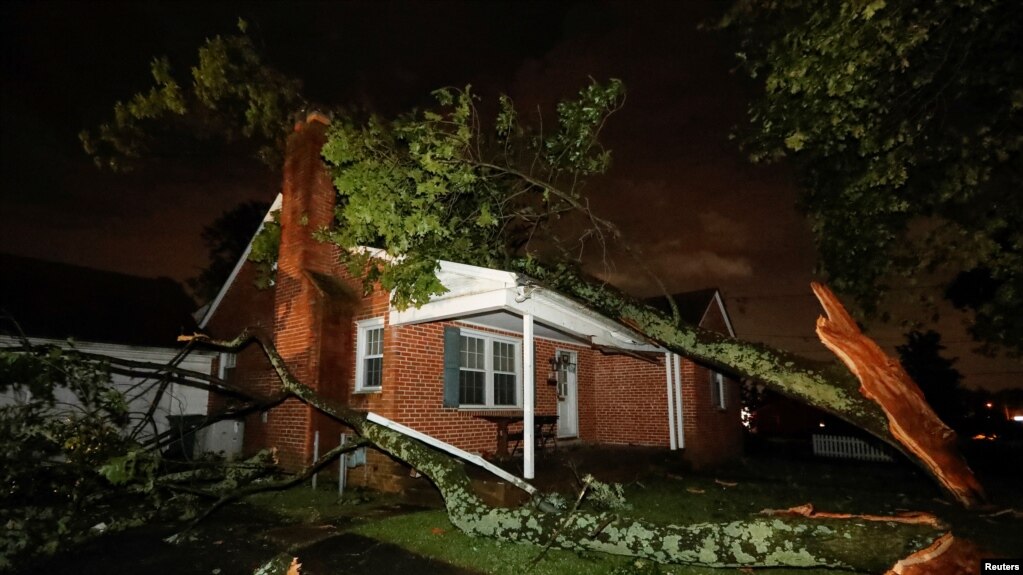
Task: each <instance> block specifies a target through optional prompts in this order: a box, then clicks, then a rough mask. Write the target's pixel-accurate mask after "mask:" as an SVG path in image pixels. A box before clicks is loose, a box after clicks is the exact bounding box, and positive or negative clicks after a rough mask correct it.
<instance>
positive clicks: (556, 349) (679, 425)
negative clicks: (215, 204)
mask: <svg viewBox="0 0 1023 575" xmlns="http://www.w3.org/2000/svg"><path fill="white" fill-rule="evenodd" d="M325 123H326V121H325V120H322V121H321V120H320V119H318V118H317V117H315V116H311V117H310V119H309V120H307V121H306V122H302V123H299V124H298V125H297V126H296V128H295V132H294V133H293V134H292V136H291V138H290V140H289V143H288V150H287V154H286V158H287V159H286V161H285V166H284V182H283V189H282V194H281V195H280V196H278V199H277V201H276V202H275V204H274V206H273V207H272V208H271V210H277V209H279V210H280V222H281V244H280V252H279V257H278V267H277V277H276V280H275V284H274V286H272V287H271V288H270V289H267V290H258V289H257V288H256V287H255V286H254V282H253V280H254V276H255V270H254V268H253V266H252V264H251V263H249V262H247V261H246V259H245V257H243V258H242V260H241V261H240V262H239V263H238V265H237V266H236V268H235V270H234V272H233V273H232V275H231V277H230V279H229V280H228V281H227V283H226V284H225V286H224V287H223V288H222V290H221V292H220V293H219V294H218V296H217V297H216V298H215V299H214V300H213V301H212V302H211V303H210V305H209V306H208V307H207V308H206V309H205V310H203V312H202V317H201V319H200V327H201V328H202V329H204V330H205V331H206V332H208V333H210V334H211V335H212V336H214V337H232V336H234V335H236V334H237V333H238V332H239V331H240V330H241V329H243V328H244V327H246V326H250V325H262V326H265V327H268V328H269V327H271V326H272V328H273V337H274V343H275V345H276V346H277V348H278V350H279V352H280V353H281V355H282V357H284V358H285V360H286V361H287V362H288V364H289V366H290V368H291V369H292V370H293V371H294V373H295V375H296V376H297V377H298V378H299V379H300V380H301V381H303V382H305V383H306V384H307V385H309V386H310V387H312V388H314V389H316V390H317V391H318V392H319V393H321V394H324V395H326V396H329V397H331V398H334V399H337V400H339V401H342V402H344V403H345V404H347V405H349V406H351V407H354V408H357V409H361V410H366V411H371V412H374V413H377V414H379V415H382V416H384V417H386V418H389V419H391V420H393V421H396V422H398V423H401V424H403V425H405V426H408V427H411V428H413V429H415V430H416V431H419V432H422V433H425V434H428V435H430V436H432V437H435V438H437V439H440V440H442V441H444V442H447V443H450V444H453V445H455V446H457V447H459V448H461V449H463V450H466V451H469V452H476V453H481V454H484V455H487V454H493V453H494V452H495V450H496V449H497V434H496V431H495V429H496V427H495V424H494V423H491V422H489V421H487V420H485V419H482V417H486V416H494V415H500V414H512V415H515V414H528V413H529V412H533V413H535V414H549V415H555V414H556V415H558V429H557V434H558V436H559V438H560V442H561V443H562V444H564V443H565V442H566V441H570V440H571V441H578V442H585V443H596V444H616V445H636V446H649V447H662V448H664V449H666V450H667V449H672V450H679V451H680V452H681V456H682V457H684V458H685V459H687V460H689V461H690V462H691V463H692V464H693V465H695V466H709V465H713V464H716V463H719V462H721V461H723V460H726V459H729V458H732V457H735V456H736V455H738V454H739V453H740V452H741V443H742V435H741V427H740V423H739V408H740V406H739V402H740V398H739V391H738V386H737V385H736V383H735V382H733V381H731V380H730V379H728V378H726V377H723V376H722V375H720V374H716V373H713V372H712V371H710V370H708V369H706V368H704V367H701V366H699V365H697V364H695V363H693V362H691V361H689V360H687V359H685V358H680V357H678V356H676V355H673V354H668V353H666V352H665V350H663V349H662V348H660V347H658V346H656V345H654V344H652V343H650V342H648V341H647V340H646V339H645V338H644V337H643V336H641V335H640V334H638V333H636V332H635V331H634V330H632V329H630V328H628V327H626V326H624V325H622V324H620V323H618V322H615V321H612V320H611V319H609V318H606V317H604V316H602V315H600V314H598V313H597V312H595V311H593V310H590V309H587V308H585V307H584V306H581V305H580V304H578V303H576V302H574V301H572V300H570V299H568V298H567V297H565V296H562V295H561V294H559V293H557V292H555V291H553V290H550V289H547V288H544V287H542V286H539V285H536V284H535V283H531V282H530V281H529V280H528V278H524V277H522V276H520V275H519V274H516V273H513V272H507V271H502V270H495V269H486V268H481V267H477V266H471V265H465V264H460V263H456V262H440V270H439V272H438V277H439V279H440V280H441V282H442V283H443V284H444V285H445V286H446V287H447V288H448V290H449V291H448V292H447V293H445V294H443V295H441V296H438V297H435V298H434V299H433V300H431V301H430V302H429V303H427V304H426V305H424V306H422V307H420V308H418V309H417V308H410V309H407V310H404V311H399V310H397V309H395V308H393V307H391V306H390V301H389V296H388V294H387V293H384V292H382V291H381V290H379V289H377V290H374V291H372V292H371V293H370V294H369V295H363V294H364V292H363V290H362V286H361V284H360V282H359V280H358V279H355V278H352V277H351V276H350V275H349V274H348V272H347V270H346V269H344V267H343V266H342V265H339V264H338V261H339V255H340V254H339V252H338V248H337V247H336V246H332V245H330V244H325V243H320V242H318V241H316V240H315V239H313V238H312V237H311V235H310V232H311V231H312V230H316V229H319V228H321V227H323V226H327V225H329V224H330V223H331V220H332V218H333V208H334V201H335V195H336V194H335V191H334V189H333V187H332V185H331V182H330V179H329V177H328V174H327V171H326V169H325V167H324V165H323V164H322V161H321V160H320V157H319V150H320V147H321V146H322V144H323V142H324V141H325ZM246 255H247V254H246ZM690 300H692V301H690ZM680 302H681V303H683V304H684V305H681V306H680V307H681V308H682V311H683V312H684V313H688V314H689V315H690V317H689V318H688V319H690V320H691V321H693V322H696V323H699V324H700V325H702V326H704V327H706V328H708V329H716V330H719V331H722V332H724V333H729V334H731V333H732V329H731V325H730V321H729V318H728V315H727V313H726V311H725V308H724V305H723V304H722V300H721V296H720V294H719V293H718V292H717V291H716V290H708V291H705V292H700V294H698V295H694V294H690V295H688V296H683V297H681V298H680ZM555 358H559V359H560V363H557V362H552V360H555ZM227 361H228V362H231V363H233V364H234V370H233V375H232V376H233V377H234V378H236V379H235V381H236V383H242V384H244V385H247V386H250V387H251V388H252V389H254V390H259V391H262V392H264V393H269V392H271V391H272V389H273V388H274V386H275V385H276V376H275V375H274V374H273V372H272V371H271V370H270V368H269V365H268V363H267V362H266V360H265V358H264V357H263V356H262V353H261V351H260V350H259V349H258V348H248V349H246V350H243V351H242V352H241V353H239V354H238V355H237V357H234V358H229V359H228V360H227ZM527 366H532V368H531V369H530V368H528V367H527ZM548 381H556V382H557V383H556V384H554V385H550V384H548ZM529 389H534V390H535V391H534V393H533V394H532V395H531V396H529V397H524V396H526V395H527V394H526V393H525V390H529ZM217 401H218V400H217V399H216V398H214V399H212V400H211V402H213V403H216V402H217ZM513 429H514V428H513ZM342 431H343V429H341V427H340V426H339V425H338V424H337V423H336V422H334V421H332V420H330V419H328V418H326V417H324V416H322V415H321V414H319V413H317V412H315V410H313V409H311V408H309V407H308V406H306V405H304V404H302V403H300V402H298V401H295V400H288V401H286V402H285V403H283V404H281V405H280V406H278V407H276V408H274V409H272V410H270V411H269V412H266V413H262V414H256V415H253V416H251V417H249V419H248V420H247V421H246V425H245V446H246V449H247V450H250V451H251V450H256V449H259V448H262V447H265V446H276V447H277V448H278V449H279V450H280V455H281V461H282V464H283V465H284V466H286V467H289V468H298V467H301V466H303V465H306V464H308V463H310V462H311V460H312V457H313V438H314V436H316V435H317V433H316V432H319V434H318V435H319V437H320V452H321V453H322V452H324V451H326V450H328V449H331V448H333V447H334V446H336V445H337V442H338V437H339V433H340V432H342ZM531 451H532V449H531V448H528V449H527V453H526V457H527V459H528V458H529V457H530V456H531V453H530V452H531ZM529 467H531V463H527V470H526V476H527V477H530V476H531V471H532V470H531V469H529ZM408 476H409V470H408V469H405V468H402V467H401V466H400V464H399V463H397V462H393V461H391V460H389V459H388V458H387V457H386V456H384V455H382V454H379V453H375V452H371V453H370V454H369V455H368V465H367V466H366V468H365V469H364V470H363V471H362V472H358V473H353V474H351V475H350V476H349V479H350V481H353V482H356V483H364V484H368V485H371V486H374V487H378V488H383V489H392V490H394V489H400V488H403V487H405V483H407V481H409V479H408ZM402 478H403V479H402Z"/></svg>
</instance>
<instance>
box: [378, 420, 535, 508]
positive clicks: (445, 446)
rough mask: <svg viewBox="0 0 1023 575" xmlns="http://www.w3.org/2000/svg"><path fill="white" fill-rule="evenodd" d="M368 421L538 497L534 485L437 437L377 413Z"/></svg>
mask: <svg viewBox="0 0 1023 575" xmlns="http://www.w3.org/2000/svg"><path fill="white" fill-rule="evenodd" d="M366 420H367V421H370V422H371V423H375V424H377V425H382V426H384V427H386V428H388V429H393V430H394V431H397V432H398V433H402V434H404V435H407V436H409V437H411V438H413V439H418V440H419V441H422V442H423V443H425V444H427V445H430V446H432V447H436V448H437V449H440V450H441V451H446V452H448V453H450V454H452V455H454V456H456V457H460V458H462V459H464V460H466V461H468V462H470V463H475V464H476V465H479V466H480V467H482V468H483V469H486V470H487V471H489V472H491V473H493V474H494V475H496V476H498V477H500V478H501V479H504V480H506V481H508V482H509V483H511V484H513V485H514V486H515V487H518V488H519V489H522V490H523V491H525V492H526V493H528V494H530V495H536V493H537V489H536V487H533V486H532V485H530V484H528V483H526V482H525V481H523V480H521V479H519V478H518V477H515V476H514V475H512V474H511V473H508V472H507V471H505V470H503V469H501V468H500V467H498V466H496V465H494V464H492V463H490V462H488V461H486V460H484V459H483V458H482V457H480V456H479V455H473V454H472V453H469V452H467V451H463V450H461V449H459V448H457V447H455V446H454V445H451V444H450V443H445V442H443V441H441V440H439V439H437V438H436V437H432V436H429V435H427V434H425V433H421V432H419V431H416V430H415V429H412V428H411V427H406V426H404V425H402V424H400V423H398V422H396V421H391V420H390V419H387V418H386V417H384V416H382V415H377V414H376V413H373V412H372V411H371V412H369V413H367V414H366Z"/></svg>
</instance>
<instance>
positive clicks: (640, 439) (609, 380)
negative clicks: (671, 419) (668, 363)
mask: <svg viewBox="0 0 1023 575" xmlns="http://www.w3.org/2000/svg"><path fill="white" fill-rule="evenodd" d="M596 373H597V375H596V389H595V393H594V404H593V408H594V417H595V419H596V426H595V427H596V434H595V436H594V441H596V442H598V443H612V444H618V445H646V446H658V447H668V445H669V441H670V437H669V435H668V403H667V401H668V399H667V398H668V391H667V383H666V380H665V374H664V360H663V358H661V359H660V360H658V362H657V363H656V364H655V363H650V362H646V361H643V360H640V359H635V358H632V357H628V356H624V355H601V354H597V361H596Z"/></svg>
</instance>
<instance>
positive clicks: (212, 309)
mask: <svg viewBox="0 0 1023 575" xmlns="http://www.w3.org/2000/svg"><path fill="white" fill-rule="evenodd" d="M283 198H284V196H283V195H281V194H277V197H276V198H274V201H273V203H272V204H270V209H269V210H267V212H266V215H265V216H263V221H262V222H260V223H259V228H257V229H256V233H254V234H252V237H251V238H250V239H249V243H247V244H245V251H243V252H242V257H240V258H238V261H237V262H236V263H235V264H234V269H232V270H231V275H229V276H227V281H225V282H224V285H222V286H220V291H219V292H217V297H215V298H213V302H212V303H211V304H210V305H209V307H207V308H206V312H205V313H204V314H203V316H202V319H201V320H200V321H199V329H206V324H207V323H209V321H210V319H211V318H213V314H214V313H216V311H217V308H218V307H220V302H221V301H223V300H224V296H226V295H227V292H228V291H229V290H230V289H231V285H232V284H234V280H235V278H237V277H238V274H239V272H241V270H242V266H244V265H245V262H246V261H248V259H249V254H250V253H252V242H253V241H255V239H256V236H258V235H259V233H260V232H262V231H263V224H265V223H267V222H269V221H273V213H274V212H275V211H278V210H280V209H281V204H282V202H283Z"/></svg>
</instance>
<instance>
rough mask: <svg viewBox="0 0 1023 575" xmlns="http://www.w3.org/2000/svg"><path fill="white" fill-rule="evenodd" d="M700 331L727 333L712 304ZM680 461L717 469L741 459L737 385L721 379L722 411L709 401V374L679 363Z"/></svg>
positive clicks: (684, 361) (698, 466)
mask: <svg viewBox="0 0 1023 575" xmlns="http://www.w3.org/2000/svg"><path fill="white" fill-rule="evenodd" d="M701 327H704V328H705V329H711V330H714V331H718V332H721V333H728V331H727V327H726V326H725V321H724V316H722V315H721V310H720V308H719V307H718V306H717V303H716V302H714V303H712V304H711V310H710V312H709V313H708V314H707V316H706V317H705V318H704V321H703V323H702V324H701ZM681 363H682V415H683V425H682V428H683V430H684V431H685V452H684V457H685V459H686V460H687V461H689V462H690V463H691V464H692V465H693V466H694V467H697V468H706V467H713V466H715V465H719V464H721V463H724V462H726V461H729V460H732V459H735V458H737V457H739V456H740V455H742V447H743V446H742V442H743V440H742V424H741V422H740V418H739V410H740V409H741V401H742V400H741V397H740V394H739V384H738V383H737V382H735V381H733V380H730V379H727V378H726V379H725V409H724V410H721V409H719V407H718V406H717V405H714V402H713V401H712V399H713V398H712V392H711V379H710V378H711V375H710V374H711V370H709V369H707V368H705V367H702V366H699V365H696V364H695V363H693V362H691V361H689V360H686V359H683V360H682V362H681Z"/></svg>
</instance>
